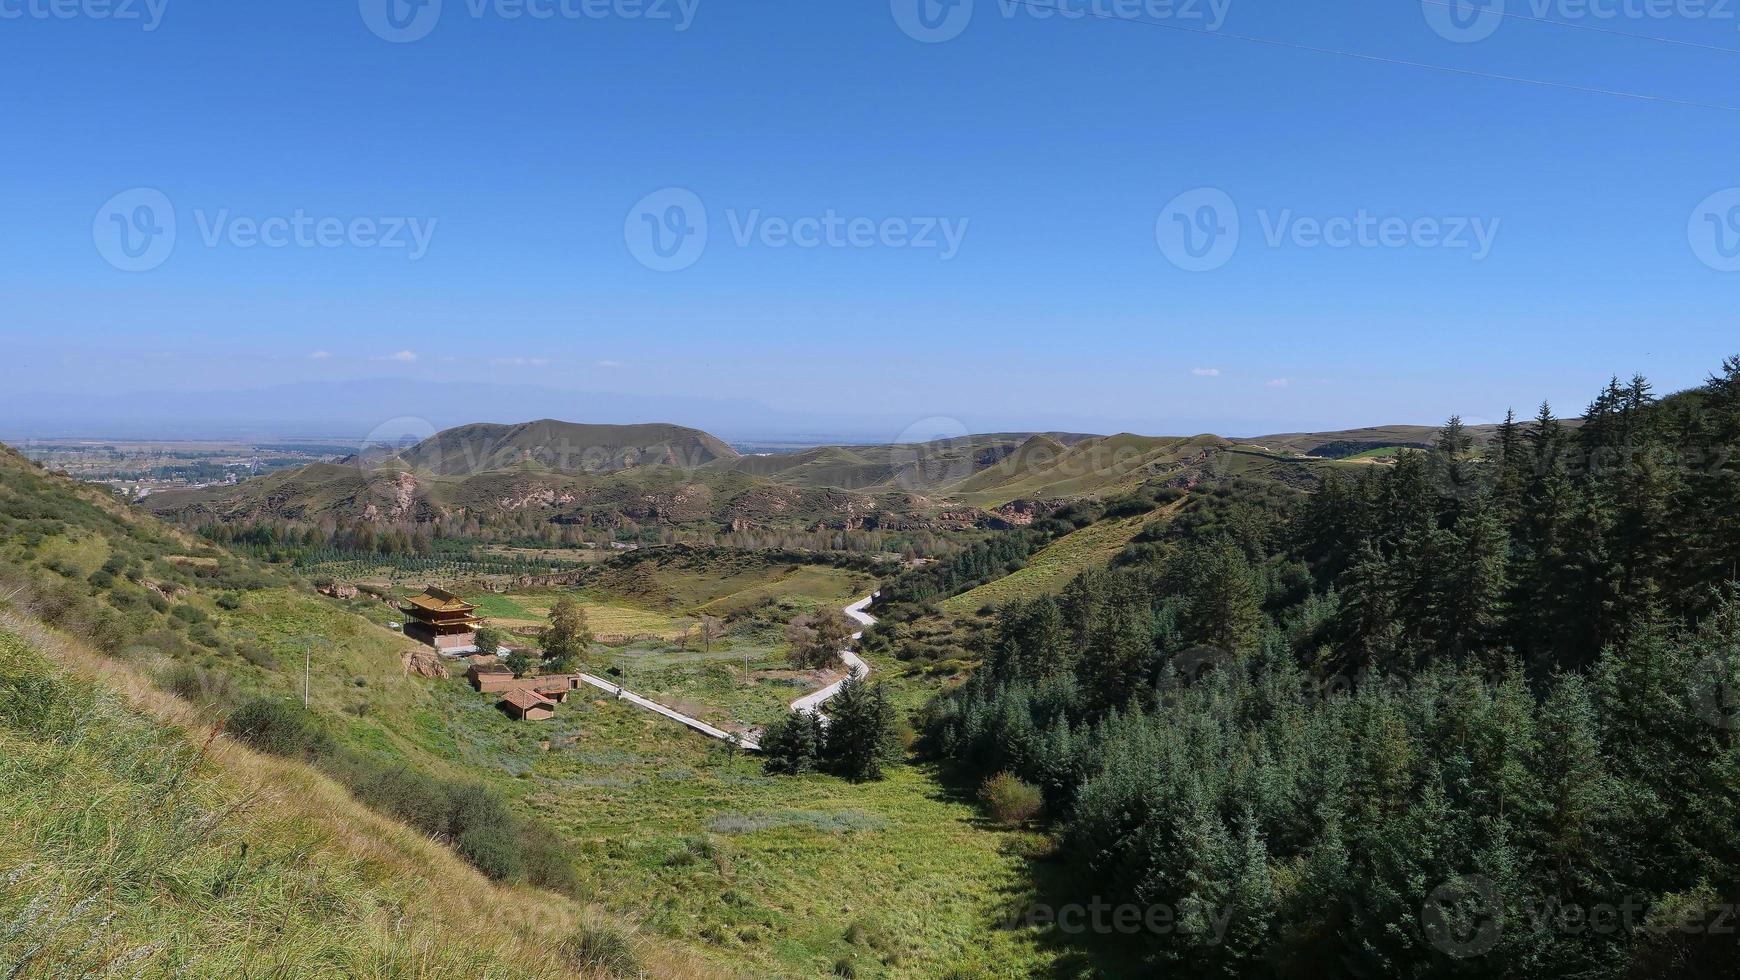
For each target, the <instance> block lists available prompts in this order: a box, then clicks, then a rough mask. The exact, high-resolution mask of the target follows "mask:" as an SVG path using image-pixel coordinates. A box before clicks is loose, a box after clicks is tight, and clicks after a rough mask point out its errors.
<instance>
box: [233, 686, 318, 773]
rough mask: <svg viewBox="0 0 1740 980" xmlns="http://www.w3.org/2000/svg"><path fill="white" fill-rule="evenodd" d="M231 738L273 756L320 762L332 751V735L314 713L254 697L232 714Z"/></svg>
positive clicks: (300, 707)
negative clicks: (322, 757)
mask: <svg viewBox="0 0 1740 980" xmlns="http://www.w3.org/2000/svg"><path fill="white" fill-rule="evenodd" d="M227 728H228V731H229V733H230V734H231V735H234V736H235V737H237V738H239V739H241V740H242V741H244V742H246V743H248V744H249V745H252V746H253V747H255V748H257V749H260V750H261V751H263V752H270V753H272V754H273V755H283V756H291V757H300V758H307V759H317V758H320V757H321V756H325V755H329V754H331V752H332V748H333V745H332V736H331V735H330V734H329V733H328V732H327V731H326V726H325V725H324V724H322V723H321V721H320V717H319V716H318V715H316V714H314V712H312V711H309V710H308V709H306V708H304V707H302V706H301V705H300V704H296V703H294V702H291V701H286V700H283V699H281V698H266V697H260V698H254V699H253V700H251V701H248V702H246V703H245V704H243V705H242V706H241V707H239V708H237V709H236V710H235V711H233V712H231V713H230V718H229V722H228V725H227Z"/></svg>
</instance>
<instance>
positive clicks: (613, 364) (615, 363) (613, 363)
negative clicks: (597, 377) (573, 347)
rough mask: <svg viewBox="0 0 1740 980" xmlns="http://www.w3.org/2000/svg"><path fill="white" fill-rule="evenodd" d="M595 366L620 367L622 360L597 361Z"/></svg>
mask: <svg viewBox="0 0 1740 980" xmlns="http://www.w3.org/2000/svg"><path fill="white" fill-rule="evenodd" d="M597 366H598V367H601V368H619V367H622V362H621V361H599V362H598V363H597Z"/></svg>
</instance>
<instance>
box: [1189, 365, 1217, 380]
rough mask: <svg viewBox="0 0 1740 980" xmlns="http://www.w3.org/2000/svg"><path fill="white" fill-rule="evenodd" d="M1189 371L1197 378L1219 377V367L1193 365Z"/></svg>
mask: <svg viewBox="0 0 1740 980" xmlns="http://www.w3.org/2000/svg"><path fill="white" fill-rule="evenodd" d="M1190 373H1191V374H1194V375H1196V376H1197V377H1199V378H1218V377H1220V368H1205V367H1193V368H1191V369H1190Z"/></svg>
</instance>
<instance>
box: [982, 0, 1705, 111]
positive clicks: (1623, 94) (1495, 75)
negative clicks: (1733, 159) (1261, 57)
mask: <svg viewBox="0 0 1740 980" xmlns="http://www.w3.org/2000/svg"><path fill="white" fill-rule="evenodd" d="M1003 2H1006V3H1014V4H1020V5H1022V6H1024V7H1032V8H1033V9H1035V10H1048V11H1051V12H1053V13H1076V12H1077V11H1073V10H1069V9H1066V8H1064V7H1060V6H1056V5H1054V4H1044V3H1037V2H1035V0H1003ZM1081 12H1082V13H1086V14H1087V15H1088V16H1090V17H1094V18H1097V19H1099V20H1115V21H1118V22H1120V23H1124V24H1141V25H1142V26H1144V27H1158V28H1160V29H1161V30H1164V31H1176V32H1177V33H1180V34H1195V35H1197V36H1199V37H1213V38H1220V39H1223V40H1227V41H1245V42H1247V43H1250V44H1263V45H1267V46H1269V47H1273V48H1286V49H1288V50H1291V51H1308V52H1311V53H1312V54H1326V55H1334V56H1336V57H1338V58H1352V59H1354V60H1356V61H1368V62H1373V63H1376V64H1380V65H1395V66H1397V67H1401V68H1416V69H1419V70H1421V71H1435V72H1439V73H1441V74H1446V75H1462V76H1465V77H1468V78H1484V79H1487V80H1489V81H1495V82H1517V83H1519V84H1522V85H1535V86H1538V87H1541V88H1552V89H1559V90H1560V91H1565V92H1581V93H1583V94H1585V95H1605V96H1610V97H1612V98H1618V99H1632V100H1634V101H1637V102H1655V103H1659V104H1664V105H1677V106H1685V107H1687V108H1691V109H1716V110H1719V111H1721V112H1740V106H1732V105H1721V104H1719V103H1714V102H1694V101H1691V100H1689V99H1675V98H1671V97H1669V96H1665V95H1649V94H1647V93H1643V92H1627V91H1624V90H1622V89H1608V88H1599V87H1596V86H1593V85H1578V84H1576V83H1575V82H1555V81H1552V80H1550V79H1544V78H1528V77H1525V76H1522V75H1506V74H1503V73H1500V72H1490V71H1481V70H1479V69H1476V68H1455V67H1452V66H1450V65H1435V64H1431V63H1430V62H1425V61H1408V60H1407V59H1404V58H1391V57H1389V56H1387V55H1381V54H1367V53H1366V52H1364V51H1347V50H1344V49H1341V48H1325V47H1319V46H1317V45H1315V44H1305V43H1303V42H1301V41H1286V40H1282V39H1280V38H1273V37H1261V36H1259V35H1255V34H1237V33H1233V32H1231V31H1209V30H1202V29H1200V28H1195V27H1184V26H1182V25H1179V24H1167V23H1163V22H1161V21H1157V20H1139V19H1137V18H1134V17H1119V16H1116V15H1114V14H1106V13H1101V12H1099V11H1096V10H1087V11H1081Z"/></svg>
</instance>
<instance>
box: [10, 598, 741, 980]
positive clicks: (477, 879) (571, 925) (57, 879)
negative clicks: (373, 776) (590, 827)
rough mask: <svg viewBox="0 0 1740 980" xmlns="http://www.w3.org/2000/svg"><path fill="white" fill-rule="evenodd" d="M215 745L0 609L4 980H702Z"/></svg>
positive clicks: (260, 762) (566, 908)
mask: <svg viewBox="0 0 1740 980" xmlns="http://www.w3.org/2000/svg"><path fill="white" fill-rule="evenodd" d="M219 730H220V729H219V728H218V727H217V726H215V725H214V724H213V722H212V719H211V716H210V715H209V714H207V713H205V712H201V711H197V710H195V709H194V708H192V707H191V706H190V705H188V704H187V703H185V702H183V701H181V700H179V699H177V698H174V697H171V696H169V695H165V694H162V693H160V692H158V691H157V690H155V689H154V688H153V687H151V686H150V685H149V684H148V683H147V682H146V681H145V680H144V679H143V678H142V677H140V676H139V675H138V674H137V673H136V672H135V671H133V670H132V668H131V667H129V666H127V665H124V664H117V663H115V662H114V661H112V660H108V659H105V658H102V657H100V656H99V655H97V654H95V653H94V652H91V651H89V650H87V649H85V648H83V647H82V646H81V645H80V644H78V643H77V642H76V641H72V640H69V639H67V638H65V637H62V636H60V635H58V634H56V633H55V632H53V631H50V630H45V629H43V628H41V627H40V626H38V625H36V624H34V623H32V622H31V621H29V620H28V619H25V618H23V617H21V616H20V615H18V614H17V613H5V614H3V615H0V785H4V786H5V787H6V788H7V789H6V792H5V793H3V794H0V868H5V869H7V870H6V871H5V872H4V873H0V924H3V925H0V968H3V969H5V970H6V971H7V975H8V976H11V977H59V976H69V975H73V974H75V973H76V974H78V975H98V974H102V975H126V976H170V975H176V976H191V977H214V978H215V977H236V976H295V977H331V978H335V980H336V978H348V977H407V978H410V977H417V978H435V977H452V978H456V980H458V978H485V977H487V978H496V977H501V978H508V977H556V976H579V975H582V974H584V975H587V976H592V975H597V976H608V975H615V974H614V973H613V972H612V971H611V969H609V967H612V966H615V967H618V968H624V969H626V968H629V967H631V965H635V964H646V965H649V966H651V965H653V964H658V965H659V966H660V968H661V969H670V970H673V971H675V972H676V974H678V975H685V976H696V977H698V976H705V975H708V973H707V972H706V971H705V970H704V969H702V968H700V967H698V966H697V965H696V964H695V963H694V962H693V961H691V960H690V959H689V958H688V957H687V956H684V955H680V954H678V955H672V954H671V953H669V952H667V951H664V950H661V949H658V948H656V947H655V946H653V945H650V944H648V943H646V942H645V941H642V940H638V939H633V938H631V935H630V933H629V932H628V931H627V930H625V929H624V928H623V927H621V926H620V925H617V924H612V923H611V922H610V921H609V920H608V919H607V918H605V917H603V916H601V915H600V914H598V913H596V912H594V911H590V910H588V909H586V908H584V907H583V906H580V905H578V904H576V903H574V902H571V901H568V900H566V899H562V898H559V897H558V896H555V895H552V894H550V893H548V892H542V891H538V890H534V889H528V888H503V887H500V886H497V885H493V884H491V883H490V882H489V881H488V880H487V879H485V878H484V876H483V875H481V874H479V873H478V872H476V871H474V870H472V869H471V868H470V867H468V866H466V864H465V863H464V862H463V861H461V860H459V859H458V858H456V857H455V856H454V855H453V854H452V852H450V851H448V850H447V849H446V848H445V847H442V846H441V845H439V844H436V843H434V842H432V841H431V840H429V838H428V837H426V836H425V835H423V834H421V833H419V832H417V831H415V830H412V829H411V828H408V827H406V826H404V825H403V824H400V823H397V822H395V821H393V820H390V819H387V818H384V817H381V816H379V815H377V814H375V813H373V812H371V811H369V810H368V809H367V808H366V807H364V806H362V805H360V804H359V803H357V802H356V800H355V799H353V798H352V797H351V796H350V794H349V793H347V792H345V790H344V789H343V788H341V787H339V786H338V785H336V784H334V783H333V782H332V781H331V780H329V779H327V778H325V777H323V776H321V775H320V774H318V773H317V772H315V771H314V770H312V769H311V768H309V767H308V766H306V765H303V764H302V763H299V762H293V761H289V760H284V759H277V758H273V757H270V756H265V755H260V754H258V753H255V752H253V751H250V750H248V749H246V748H243V747H241V746H239V745H237V744H236V743H234V742H232V741H231V740H229V739H227V738H223V737H220V736H219V735H218V732H219ZM605 948H610V949H613V950H615V952H614V953H612V955H611V956H610V957H609V958H601V957H599V956H598V955H597V954H598V953H599V952H600V950H603V949H605ZM588 967H606V969H598V970H594V969H588Z"/></svg>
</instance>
